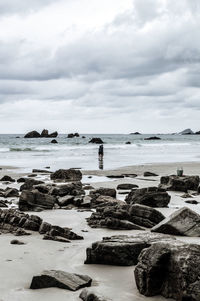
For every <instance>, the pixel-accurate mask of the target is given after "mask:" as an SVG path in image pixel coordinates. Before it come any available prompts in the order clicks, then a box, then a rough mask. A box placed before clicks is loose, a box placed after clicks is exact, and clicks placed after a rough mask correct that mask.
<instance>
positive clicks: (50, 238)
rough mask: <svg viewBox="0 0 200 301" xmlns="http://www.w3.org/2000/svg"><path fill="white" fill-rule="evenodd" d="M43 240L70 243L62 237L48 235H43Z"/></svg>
mask: <svg viewBox="0 0 200 301" xmlns="http://www.w3.org/2000/svg"><path fill="white" fill-rule="evenodd" d="M43 239H44V240H53V241H58V242H64V243H70V242H71V241H70V240H69V239H66V238H63V237H60V236H52V235H49V234H45V235H44V236H43Z"/></svg>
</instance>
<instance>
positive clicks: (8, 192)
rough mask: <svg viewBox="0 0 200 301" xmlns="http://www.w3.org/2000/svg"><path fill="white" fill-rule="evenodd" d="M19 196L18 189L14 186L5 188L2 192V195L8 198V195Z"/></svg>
mask: <svg viewBox="0 0 200 301" xmlns="http://www.w3.org/2000/svg"><path fill="white" fill-rule="evenodd" d="M18 196H19V191H18V189H16V188H9V187H8V188H7V189H6V190H5V192H4V197H5V198H10V197H18Z"/></svg>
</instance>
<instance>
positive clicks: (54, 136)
mask: <svg viewBox="0 0 200 301" xmlns="http://www.w3.org/2000/svg"><path fill="white" fill-rule="evenodd" d="M57 136H58V132H53V133H51V134H49V136H48V138H56V137H57Z"/></svg>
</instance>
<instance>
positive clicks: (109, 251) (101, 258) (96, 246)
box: [85, 233, 174, 266]
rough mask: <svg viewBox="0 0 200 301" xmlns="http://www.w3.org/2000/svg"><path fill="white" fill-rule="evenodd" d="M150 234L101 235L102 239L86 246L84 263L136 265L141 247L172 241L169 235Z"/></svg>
mask: <svg viewBox="0 0 200 301" xmlns="http://www.w3.org/2000/svg"><path fill="white" fill-rule="evenodd" d="M152 234H153V233H142V234H137V235H130V236H129V235H115V236H111V237H103V240H102V241H97V242H95V243H93V244H92V246H91V247H90V248H87V250H86V261H85V264H108V265H119V266H131V265H136V264H137V262H138V256H139V254H140V253H141V251H142V250H143V249H145V248H148V247H149V246H151V244H154V243H155V242H161V241H171V240H173V241H174V239H173V238H172V237H171V236H167V235H154V234H153V235H152Z"/></svg>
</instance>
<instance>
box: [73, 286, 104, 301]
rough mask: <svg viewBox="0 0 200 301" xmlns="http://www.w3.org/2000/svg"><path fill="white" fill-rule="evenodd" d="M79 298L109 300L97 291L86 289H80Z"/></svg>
mask: <svg viewBox="0 0 200 301" xmlns="http://www.w3.org/2000/svg"><path fill="white" fill-rule="evenodd" d="M79 298H80V299H82V300H83V301H109V300H108V299H105V298H104V297H103V296H101V295H99V294H98V293H97V292H94V291H88V290H87V289H84V290H82V292H81V294H80V295H79Z"/></svg>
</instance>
